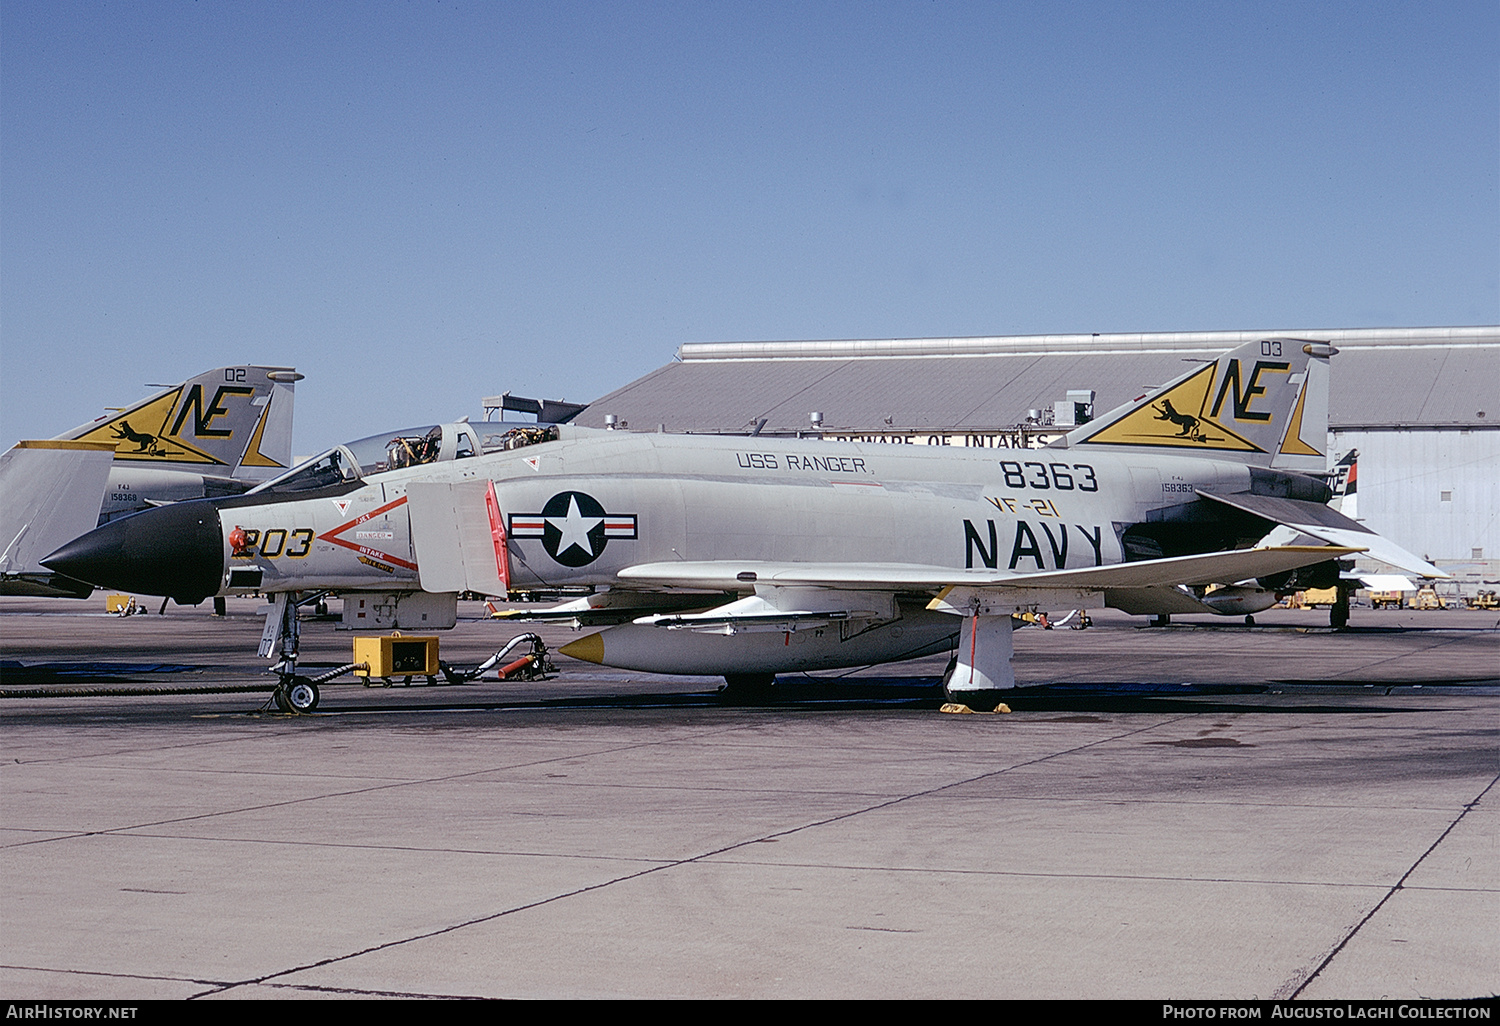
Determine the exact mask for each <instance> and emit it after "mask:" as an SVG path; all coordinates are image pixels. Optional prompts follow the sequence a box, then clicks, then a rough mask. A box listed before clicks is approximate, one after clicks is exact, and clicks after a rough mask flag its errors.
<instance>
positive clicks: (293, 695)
mask: <svg viewBox="0 0 1500 1026" xmlns="http://www.w3.org/2000/svg"><path fill="white" fill-rule="evenodd" d="M319 697H321V696H320V695H319V694H318V686H317V685H316V684H314V683H313V682H312V681H311V680H309V679H308V678H306V677H293V678H292V679H291V680H290V681H288V682H287V683H285V684H283V685H282V686H281V687H279V688H277V689H276V708H278V709H280V710H281V711H282V712H293V713H310V712H312V711H313V710H314V709H316V708H317V707H318V699H319Z"/></svg>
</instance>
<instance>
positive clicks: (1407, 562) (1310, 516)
mask: <svg viewBox="0 0 1500 1026" xmlns="http://www.w3.org/2000/svg"><path fill="white" fill-rule="evenodd" d="M1195 490H1196V491H1197V492H1198V495H1199V496H1201V497H1202V498H1204V499H1207V500H1209V501H1210V502H1217V503H1220V504H1221V505H1225V506H1229V507H1231V508H1233V509H1237V510H1241V511H1243V512H1245V513H1250V514H1253V515H1254V516H1258V517H1260V518H1261V519H1263V520H1269V521H1271V522H1273V523H1277V524H1281V525H1283V526H1285V527H1289V528H1291V529H1292V530H1294V531H1296V532H1298V533H1299V534H1306V535H1310V536H1312V537H1314V538H1317V539H1319V540H1321V541H1326V542H1328V543H1329V544H1330V545H1348V546H1353V547H1354V548H1357V549H1363V550H1365V555H1366V556H1368V557H1369V558H1371V559H1378V560H1380V561H1381V562H1382V563H1389V564H1391V565H1392V566H1394V567H1397V568H1399V569H1401V570H1406V571H1408V572H1409V573H1414V574H1417V575H1419V576H1421V577H1437V578H1442V579H1444V580H1446V579H1447V578H1448V574H1446V573H1444V572H1443V571H1441V570H1439V569H1438V568H1437V567H1435V566H1433V565H1432V564H1431V563H1429V562H1428V561H1427V560H1425V559H1423V558H1422V557H1420V556H1417V555H1414V554H1413V553H1410V552H1407V551H1406V550H1405V549H1403V548H1402V547H1401V546H1399V545H1397V544H1396V543H1395V542H1393V541H1391V540H1390V539H1389V538H1382V537H1381V536H1380V535H1378V534H1376V533H1375V532H1374V531H1372V530H1370V529H1369V528H1368V527H1366V526H1365V525H1364V524H1361V523H1360V522H1359V521H1357V520H1351V519H1349V518H1348V517H1346V516H1344V514H1342V513H1340V512H1339V511H1338V510H1336V509H1332V508H1330V507H1328V506H1325V505H1323V504H1322V503H1319V502H1308V501H1306V500H1303V499H1282V498H1278V497H1276V496H1272V495H1249V494H1243V493H1237V494H1234V495H1221V494H1219V493H1218V492H1206V491H1204V490H1202V489H1201V488H1200V489H1195Z"/></svg>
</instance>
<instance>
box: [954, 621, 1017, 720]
mask: <svg viewBox="0 0 1500 1026" xmlns="http://www.w3.org/2000/svg"><path fill="white" fill-rule="evenodd" d="M963 624H964V625H963V630H962V631H961V632H960V634H959V638H958V662H957V664H956V665H955V666H954V667H953V676H952V677H950V678H949V679H948V692H949V694H950V695H952V696H953V698H954V699H955V700H958V701H962V699H963V693H964V692H966V691H998V690H1001V689H1004V688H1013V687H1015V686H1016V672H1015V670H1014V669H1013V668H1012V667H1011V665H1010V657H1011V654H1012V652H1013V651H1014V645H1013V643H1012V640H1011V634H1010V630H1011V627H1010V614H1009V613H1004V614H1002V615H1000V616H989V615H982V614H981V615H973V616H966V617H964V621H963Z"/></svg>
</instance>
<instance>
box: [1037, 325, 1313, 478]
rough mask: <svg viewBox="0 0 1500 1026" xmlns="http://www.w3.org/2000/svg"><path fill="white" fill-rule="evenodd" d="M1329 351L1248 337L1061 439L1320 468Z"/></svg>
mask: <svg viewBox="0 0 1500 1026" xmlns="http://www.w3.org/2000/svg"><path fill="white" fill-rule="evenodd" d="M1334 352H1335V350H1334V348H1333V347H1332V346H1331V345H1329V344H1328V343H1326V342H1316V341H1312V340H1309V339H1299V338H1268V339H1261V340H1259V341H1256V342H1248V343H1246V344H1245V345H1242V346H1240V347H1238V348H1237V349H1232V350H1230V351H1229V352H1227V353H1225V354H1224V355H1223V356H1220V357H1219V358H1218V359H1217V360H1215V361H1214V362H1213V363H1209V364H1205V365H1204V366H1202V367H1199V368H1198V369H1196V370H1191V371H1188V372H1187V373H1186V374H1183V375H1182V376H1181V377H1178V378H1176V379H1174V380H1173V381H1170V382H1168V383H1167V384H1165V385H1162V386H1161V387H1160V388H1158V389H1156V390H1155V391H1153V392H1151V393H1149V394H1148V395H1146V396H1145V397H1143V398H1142V399H1140V400H1137V401H1135V402H1131V403H1126V404H1125V405H1124V406H1121V407H1119V408H1118V409H1115V410H1112V411H1111V412H1109V413H1107V414H1105V415H1104V416H1103V417H1100V418H1098V419H1097V420H1094V421H1091V422H1090V423H1088V424H1085V425H1084V426H1082V427H1080V428H1076V429H1075V430H1073V431H1071V432H1069V434H1068V436H1067V439H1066V443H1065V444H1066V445H1067V446H1068V447H1069V448H1072V447H1074V446H1079V445H1090V446H1094V445H1097V446H1110V447H1117V446H1118V447H1126V448H1137V449H1139V448H1145V449H1154V450H1157V451H1167V452H1176V453H1180V454H1188V453H1201V454H1202V455H1205V456H1211V457H1213V458H1215V459H1229V460H1236V461H1238V462H1241V463H1250V464H1254V465H1257V466H1263V467H1277V468H1281V469H1286V470H1294V471H1302V472H1305V473H1323V472H1324V471H1325V470H1326V469H1327V455H1326V453H1327V449H1328V358H1329V357H1330V356H1332V355H1333V354H1334Z"/></svg>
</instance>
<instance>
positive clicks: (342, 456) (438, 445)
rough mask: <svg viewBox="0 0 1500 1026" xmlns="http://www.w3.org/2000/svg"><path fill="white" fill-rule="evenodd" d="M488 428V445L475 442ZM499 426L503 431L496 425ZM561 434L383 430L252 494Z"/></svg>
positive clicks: (345, 480)
mask: <svg viewBox="0 0 1500 1026" xmlns="http://www.w3.org/2000/svg"><path fill="white" fill-rule="evenodd" d="M481 426H482V427H483V429H484V431H485V433H484V435H483V439H484V444H483V447H481V445H480V444H479V443H478V442H477V441H476V438H477V437H480V436H479V433H478V428H480V427H481ZM495 429H498V430H495ZM556 437H557V428H556V427H555V426H548V427H542V428H539V427H537V426H536V425H519V426H518V425H514V424H504V423H499V424H493V423H489V424H484V425H475V424H469V423H468V422H466V421H459V422H457V423H454V424H428V425H425V426H423V427H414V428H404V429H402V430H400V431H382V432H381V433H380V434H378V435H370V436H369V437H367V438H361V439H358V440H357V441H353V442H345V443H344V444H343V445H336V446H334V447H333V448H332V449H329V450H328V451H327V452H323V453H319V454H318V455H317V456H314V457H313V458H312V459H310V460H307V461H306V462H304V463H301V464H299V465H298V466H296V467H293V468H292V469H291V470H289V471H287V472H286V473H285V474H282V475H281V476H280V477H276V478H272V479H271V480H270V481H267V482H266V483H264V484H262V485H257V486H256V487H255V488H252V489H251V490H250V491H249V492H248V493H247V494H251V495H267V494H280V495H285V494H288V493H297V492H309V491H313V490H315V489H322V488H330V487H334V486H339V485H353V484H357V483H358V482H359V481H361V480H363V479H364V478H367V477H370V476H372V475H375V474H384V473H386V472H387V471H391V470H400V469H402V468H405V467H417V466H421V465H422V464H424V463H440V462H443V461H445V460H462V459H468V458H470V457H473V456H478V455H480V454H481V453H483V452H493V451H497V450H502V449H515V448H519V447H521V446H524V445H536V444H538V443H539V442H545V441H550V440H552V439H554V438H556Z"/></svg>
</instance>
